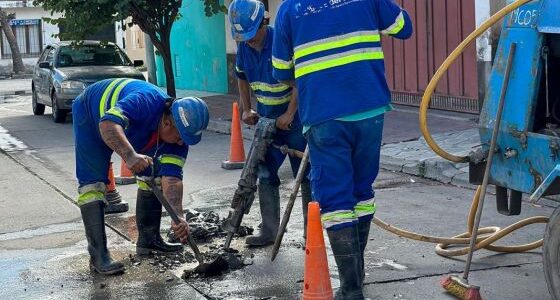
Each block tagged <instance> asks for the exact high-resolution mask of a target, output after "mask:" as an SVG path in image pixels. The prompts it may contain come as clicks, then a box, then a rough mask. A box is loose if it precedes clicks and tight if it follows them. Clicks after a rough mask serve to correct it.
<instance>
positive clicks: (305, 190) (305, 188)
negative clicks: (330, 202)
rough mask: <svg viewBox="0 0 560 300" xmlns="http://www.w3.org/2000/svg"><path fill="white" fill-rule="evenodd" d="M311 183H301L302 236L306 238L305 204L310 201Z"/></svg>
mask: <svg viewBox="0 0 560 300" xmlns="http://www.w3.org/2000/svg"><path fill="white" fill-rule="evenodd" d="M311 201H312V200H311V184H310V183H309V181H307V182H302V183H301V210H302V212H303V238H304V239H305V238H307V205H308V204H309V202H311Z"/></svg>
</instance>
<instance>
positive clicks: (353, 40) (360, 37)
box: [294, 30, 381, 59]
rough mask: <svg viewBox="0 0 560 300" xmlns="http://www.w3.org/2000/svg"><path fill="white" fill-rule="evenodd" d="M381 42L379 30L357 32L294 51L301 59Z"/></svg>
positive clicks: (306, 44) (318, 41)
mask: <svg viewBox="0 0 560 300" xmlns="http://www.w3.org/2000/svg"><path fill="white" fill-rule="evenodd" d="M379 41H381V36H379V31H377V30H367V31H355V32H350V33H347V34H343V35H337V36H333V37H329V38H325V39H320V40H316V41H313V42H309V43H305V44H302V45H299V46H297V47H296V48H295V49H294V58H295V59H299V58H301V57H304V56H306V55H309V54H313V53H317V52H320V51H325V50H330V49H336V48H341V47H346V46H349V45H353V44H358V43H372V42H379Z"/></svg>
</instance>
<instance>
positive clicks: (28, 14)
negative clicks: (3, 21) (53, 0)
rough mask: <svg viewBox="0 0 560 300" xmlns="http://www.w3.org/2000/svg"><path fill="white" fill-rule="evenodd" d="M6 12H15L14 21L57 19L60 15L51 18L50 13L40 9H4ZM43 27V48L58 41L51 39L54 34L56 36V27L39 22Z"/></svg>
mask: <svg viewBox="0 0 560 300" xmlns="http://www.w3.org/2000/svg"><path fill="white" fill-rule="evenodd" d="M5 10H6V11H7V12H9V13H12V12H15V14H16V19H42V18H44V17H46V18H58V17H60V16H61V14H54V16H51V13H50V12H47V11H45V10H44V9H43V8H41V7H21V8H6V9H5ZM41 23H42V24H43V25H42V27H43V46H46V45H48V44H51V43H54V42H57V41H59V40H58V38H54V37H52V35H54V34H58V26H56V25H53V24H50V23H47V22H46V21H42V22H41Z"/></svg>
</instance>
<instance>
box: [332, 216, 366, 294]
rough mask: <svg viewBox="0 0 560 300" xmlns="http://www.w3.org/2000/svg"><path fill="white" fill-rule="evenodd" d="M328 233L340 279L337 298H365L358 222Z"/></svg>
mask: <svg viewBox="0 0 560 300" xmlns="http://www.w3.org/2000/svg"><path fill="white" fill-rule="evenodd" d="M327 234H328V236H329V241H330V243H331V248H332V252H333V255H334V259H335V261H336V265H337V267H338V277H339V279H340V288H339V289H338V291H337V292H336V295H335V299H337V300H341V299H344V300H361V299H364V294H363V291H362V281H363V279H362V277H363V275H362V272H363V271H362V270H363V265H362V259H361V255H360V238H359V232H358V224H356V225H353V226H351V227H346V228H343V229H339V230H327Z"/></svg>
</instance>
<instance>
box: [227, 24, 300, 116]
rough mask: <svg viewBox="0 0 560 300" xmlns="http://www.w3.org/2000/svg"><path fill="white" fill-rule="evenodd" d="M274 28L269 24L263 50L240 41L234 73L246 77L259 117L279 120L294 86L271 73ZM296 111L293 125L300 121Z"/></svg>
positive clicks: (241, 77)
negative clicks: (255, 100)
mask: <svg viewBox="0 0 560 300" xmlns="http://www.w3.org/2000/svg"><path fill="white" fill-rule="evenodd" d="M273 37H274V29H273V28H272V27H270V26H267V27H266V39H265V41H264V45H263V48H262V49H261V51H257V50H255V49H253V48H251V47H250V46H249V45H248V44H247V43H245V42H240V43H239V46H238V49H237V59H236V63H235V73H236V74H237V77H238V78H239V79H242V80H246V81H248V82H249V84H250V85H251V90H252V91H253V93H254V94H255V97H256V98H257V112H258V113H259V115H260V116H263V117H266V118H271V119H276V118H278V117H280V116H281V115H282V114H284V113H285V112H286V110H287V109H288V105H289V103H290V100H291V97H292V87H290V86H288V85H286V84H283V83H280V82H278V80H276V79H274V77H273V76H272V41H273ZM299 123H300V121H299V115H298V114H297V113H296V114H295V116H294V120H293V121H292V124H294V125H296V124H299Z"/></svg>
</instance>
